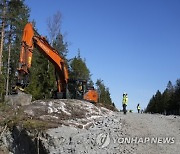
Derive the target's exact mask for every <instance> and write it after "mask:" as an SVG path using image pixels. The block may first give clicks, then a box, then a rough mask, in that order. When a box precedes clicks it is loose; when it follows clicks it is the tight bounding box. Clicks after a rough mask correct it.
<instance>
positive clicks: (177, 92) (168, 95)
mask: <svg viewBox="0 0 180 154" xmlns="http://www.w3.org/2000/svg"><path fill="white" fill-rule="evenodd" d="M145 112H146V113H147V112H148V113H160V114H165V115H170V114H174V115H180V79H178V80H177V81H176V84H175V85H173V84H172V82H171V81H169V82H168V84H167V88H166V89H165V90H164V92H163V93H161V92H160V91H159V90H158V91H157V92H156V94H155V95H153V96H152V98H151V99H150V101H149V104H148V105H147V108H146V110H145Z"/></svg>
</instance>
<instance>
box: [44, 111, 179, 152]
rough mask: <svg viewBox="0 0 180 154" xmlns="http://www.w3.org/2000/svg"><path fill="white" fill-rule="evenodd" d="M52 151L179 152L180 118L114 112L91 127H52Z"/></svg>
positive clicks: (97, 120)
mask: <svg viewBox="0 0 180 154" xmlns="http://www.w3.org/2000/svg"><path fill="white" fill-rule="evenodd" d="M47 134H48V136H51V140H50V141H51V143H50V142H49V143H47V142H46V141H47V140H44V141H43V140H42V142H43V143H44V145H47V146H49V145H52V146H49V153H78V154H79V153H90V154H99V153H107V154H117V153H118V154H119V153H123V154H125V153H131V154H135V153H137V154H141V153H142V154H150V153H151V154H165V153H167V154H178V153H179V151H180V117H177V116H163V115H151V114H137V113H129V114H127V115H123V114H122V113H118V112H116V113H111V114H110V115H108V116H104V117H101V118H98V119H96V120H94V123H93V125H92V126H91V127H90V128H89V129H79V128H73V127H67V126H63V127H60V128H56V129H50V130H48V132H47Z"/></svg>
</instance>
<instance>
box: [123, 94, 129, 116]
mask: <svg viewBox="0 0 180 154" xmlns="http://www.w3.org/2000/svg"><path fill="white" fill-rule="evenodd" d="M127 103H128V95H127V93H123V100H122V106H123V112H124V114H126V112H127V110H126V107H127Z"/></svg>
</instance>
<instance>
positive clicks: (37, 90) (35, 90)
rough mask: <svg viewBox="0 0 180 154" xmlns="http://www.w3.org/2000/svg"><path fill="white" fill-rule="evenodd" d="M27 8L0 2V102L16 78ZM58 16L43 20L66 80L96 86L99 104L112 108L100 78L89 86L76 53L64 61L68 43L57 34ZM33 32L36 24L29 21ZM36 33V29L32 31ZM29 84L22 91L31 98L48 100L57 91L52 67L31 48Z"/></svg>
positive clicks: (14, 0)
mask: <svg viewBox="0 0 180 154" xmlns="http://www.w3.org/2000/svg"><path fill="white" fill-rule="evenodd" d="M29 17H30V8H29V7H28V6H27V5H25V2H24V0H1V1H0V23H1V25H0V40H1V44H0V100H1V101H3V100H4V96H5V95H9V94H11V87H13V85H15V78H16V76H17V72H16V69H17V67H18V60H19V53H20V47H21V38H22V33H23V29H24V26H25V25H26V23H27V22H28V21H29ZM61 19H62V18H61V13H60V12H57V13H55V14H54V15H53V16H52V17H49V18H47V23H46V24H47V29H48V34H49V35H48V36H46V38H47V40H50V41H49V43H50V44H51V45H52V46H53V47H54V48H55V49H56V50H57V51H58V52H59V54H60V55H61V56H62V57H63V58H64V59H65V61H66V65H67V68H68V70H69V76H70V78H74V79H86V80H87V81H88V84H90V85H92V86H94V85H96V87H97V91H98V92H99V102H100V103H102V104H106V105H107V104H108V105H110V106H113V105H114V104H113V102H112V100H111V96H110V92H109V88H107V87H106V86H105V85H104V83H103V81H102V80H101V79H97V81H96V83H93V81H92V79H91V73H90V70H89V69H88V67H87V65H86V61H85V60H84V59H83V58H82V57H81V55H80V50H79V49H78V51H77V53H78V54H77V56H75V57H73V58H71V59H68V58H67V55H68V52H69V51H68V43H67V42H66V41H64V36H63V34H62V32H61V23H62V21H61ZM33 24H34V27H35V29H36V23H35V21H33ZM36 30H37V31H38V29H36ZM30 72H31V74H30V79H29V80H30V82H29V85H28V87H27V88H26V89H25V90H26V92H28V93H30V94H32V96H33V99H48V98H51V96H52V92H53V91H55V90H56V89H57V87H56V80H55V79H56V78H55V70H54V66H53V65H52V64H51V63H50V62H49V61H48V60H47V58H46V57H44V56H43V55H42V54H41V53H40V52H39V51H37V50H36V49H35V48H34V51H33V59H32V67H31V69H30Z"/></svg>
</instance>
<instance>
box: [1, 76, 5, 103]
mask: <svg viewBox="0 0 180 154" xmlns="http://www.w3.org/2000/svg"><path fill="white" fill-rule="evenodd" d="M4 82H5V78H4V75H3V74H2V75H0V102H2V101H3V100H4V94H5V86H4Z"/></svg>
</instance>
